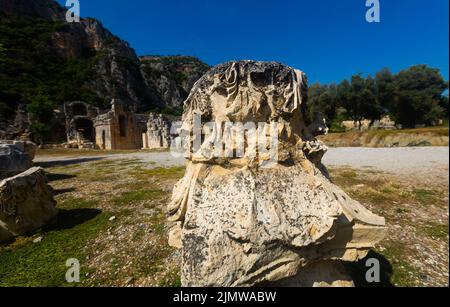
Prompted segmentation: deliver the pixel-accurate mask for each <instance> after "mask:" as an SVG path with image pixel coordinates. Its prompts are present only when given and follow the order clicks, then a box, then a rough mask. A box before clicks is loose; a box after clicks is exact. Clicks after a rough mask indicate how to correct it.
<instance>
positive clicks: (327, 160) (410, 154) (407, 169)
mask: <svg viewBox="0 0 450 307" xmlns="http://www.w3.org/2000/svg"><path fill="white" fill-rule="evenodd" d="M323 163H324V164H325V165H326V166H333V167H342V166H348V167H351V168H355V169H361V168H373V169H376V170H378V171H382V172H386V173H391V174H393V175H397V176H399V177H403V178H405V179H414V180H417V181H421V182H422V183H426V184H437V185H442V184H444V185H447V186H448V182H449V173H448V172H449V148H448V147H401V148H363V147H351V148H350V147H341V148H331V149H330V151H329V152H328V153H327V154H326V155H325V156H324V159H323Z"/></svg>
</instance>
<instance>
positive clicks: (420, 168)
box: [35, 147, 449, 185]
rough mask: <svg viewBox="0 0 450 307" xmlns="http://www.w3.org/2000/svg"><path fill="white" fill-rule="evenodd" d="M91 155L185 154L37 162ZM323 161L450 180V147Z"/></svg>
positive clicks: (356, 152)
mask: <svg viewBox="0 0 450 307" xmlns="http://www.w3.org/2000/svg"><path fill="white" fill-rule="evenodd" d="M90 159H139V160H142V161H144V162H153V163H155V164H154V165H157V166H162V167H171V166H178V165H183V164H184V160H183V159H182V158H174V157H173V156H172V155H171V154H170V153H169V152H134V153H126V154H113V155H108V154H106V155H100V156H83V155H80V156H77V157H73V156H71V157H69V156H38V157H36V159H35V162H38V163H46V162H47V163H48V162H64V161H75V160H80V162H82V161H83V160H90ZM323 162H324V164H325V165H326V166H331V167H351V168H355V169H364V168H373V169H376V170H378V171H382V172H387V173H392V174H393V175H398V176H401V177H411V176H414V179H415V180H420V181H423V182H424V183H430V184H446V185H448V181H449V173H448V172H449V147H401V148H363V147H341V148H330V150H329V151H328V153H327V154H326V155H325V157H324V159H323Z"/></svg>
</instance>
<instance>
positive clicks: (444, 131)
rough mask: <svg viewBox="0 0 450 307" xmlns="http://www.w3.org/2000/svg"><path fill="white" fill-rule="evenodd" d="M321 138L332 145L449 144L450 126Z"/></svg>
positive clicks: (374, 131)
mask: <svg viewBox="0 0 450 307" xmlns="http://www.w3.org/2000/svg"><path fill="white" fill-rule="evenodd" d="M320 139H321V140H322V141H323V142H325V144H327V145H328V146H331V147H359V146H364V147H406V146H448V145H449V128H448V127H428V128H418V129H404V130H369V131H348V132H343V133H330V134H328V135H326V136H321V137H320Z"/></svg>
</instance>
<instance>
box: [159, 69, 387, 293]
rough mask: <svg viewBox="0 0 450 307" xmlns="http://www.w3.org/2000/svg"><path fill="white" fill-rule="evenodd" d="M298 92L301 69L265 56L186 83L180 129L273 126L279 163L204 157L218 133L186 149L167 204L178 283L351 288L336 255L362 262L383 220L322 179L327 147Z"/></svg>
mask: <svg viewBox="0 0 450 307" xmlns="http://www.w3.org/2000/svg"><path fill="white" fill-rule="evenodd" d="M306 92H307V80H306V76H305V74H304V73H302V72H301V71H299V70H295V69H292V68H290V67H287V66H284V65H282V64H279V63H272V62H270V63H267V62H254V61H241V62H230V63H225V64H222V65H219V66H216V67H215V68H213V69H211V70H210V71H209V72H207V73H206V74H205V75H204V76H203V77H202V78H201V79H200V80H199V81H198V82H197V83H196V84H195V86H194V88H193V89H192V91H191V93H190V96H189V98H188V99H187V100H186V102H185V111H184V114H183V126H182V130H184V131H188V133H186V134H185V135H187V136H190V135H191V133H190V132H189V131H191V130H192V126H193V118H194V115H195V114H198V115H201V117H202V123H204V122H209V121H212V122H215V123H218V124H219V125H222V123H223V122H232V123H237V122H241V123H246V122H258V123H260V122H262V123H270V124H274V125H275V127H276V128H277V129H276V130H275V133H276V134H277V136H278V144H277V146H276V150H277V154H278V159H277V162H276V163H275V164H272V165H271V166H270V167H264V165H265V162H267V157H266V156H261V155H259V156H257V157H256V158H255V157H252V156H251V155H250V154H249V152H248V150H247V148H246V152H245V154H244V155H243V157H237V156H233V157H228V158H217V157H211V156H209V155H207V154H206V152H207V151H204V149H205V148H207V147H208V145H209V144H210V143H211V142H212V141H216V142H217V143H218V144H221V142H224V141H225V137H224V134H221V133H213V134H212V135H210V136H209V137H207V138H203V137H202V139H201V142H202V146H201V147H200V149H199V150H198V151H195V148H194V151H188V152H187V153H186V157H187V169H186V173H185V176H184V178H183V179H182V180H181V181H180V182H179V183H178V184H177V185H176V186H175V188H174V191H173V196H172V200H171V203H170V204H169V208H168V212H169V219H170V221H172V222H174V226H173V228H172V229H171V231H170V238H169V244H171V245H172V246H176V247H181V249H182V265H181V275H182V278H181V279H182V280H181V281H182V284H183V286H253V285H267V284H269V285H270V284H271V285H273V284H277V285H289V286H352V285H353V282H352V280H351V279H350V278H349V277H348V275H347V274H346V273H345V270H343V267H342V265H341V261H352V262H353V261H357V260H359V259H362V258H364V257H365V256H366V255H367V253H368V251H369V250H370V248H372V247H373V246H374V245H375V244H376V243H377V242H379V241H380V240H382V239H383V238H384V236H385V235H386V232H387V229H386V226H385V220H384V218H382V217H379V216H376V215H374V214H373V213H371V212H369V211H368V210H367V209H365V208H364V207H363V206H362V205H361V204H360V203H358V202H357V201H355V200H353V199H351V198H350V196H348V195H347V194H346V193H345V192H344V191H343V190H341V189H340V188H339V187H337V186H336V185H334V184H333V183H332V182H331V181H330V179H329V176H328V173H327V169H326V168H325V166H324V165H323V164H322V162H321V160H322V157H323V155H324V154H325V152H326V150H327V148H326V146H325V145H324V144H322V143H321V142H320V141H318V140H316V138H315V135H319V134H320V133H321V132H325V131H326V129H325V128H324V127H323V124H322V123H311V122H310V120H308V119H307V118H306V114H307V112H306ZM265 135H266V137H267V134H265ZM254 138H262V139H264V134H263V135H260V136H256V135H254V134H248V133H247V134H246V135H245V142H244V144H245V145H246V146H248V144H251V143H252V142H253V141H254ZM191 141H192V142H194V141H195V138H194V139H193V140H189V142H191ZM271 142H273V141H271ZM272 145H274V144H272ZM233 146H237V145H236V144H235V145H233ZM188 148H190V147H189V146H188ZM232 149H233V150H234V152H237V147H232Z"/></svg>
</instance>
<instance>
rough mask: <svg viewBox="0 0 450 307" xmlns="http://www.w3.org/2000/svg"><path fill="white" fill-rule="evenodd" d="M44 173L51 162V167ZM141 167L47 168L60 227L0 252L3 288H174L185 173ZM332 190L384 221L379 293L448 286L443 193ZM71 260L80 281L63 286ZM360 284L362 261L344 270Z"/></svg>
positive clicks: (352, 178) (356, 175)
mask: <svg viewBox="0 0 450 307" xmlns="http://www.w3.org/2000/svg"><path fill="white" fill-rule="evenodd" d="M47 165H48V163H47ZM152 167H154V165H153V164H152V163H148V164H144V163H142V162H141V161H140V160H134V159H122V160H112V159H106V160H96V161H87V162H81V163H80V162H77V163H76V164H66V165H64V166H62V165H58V164H55V165H53V166H52V165H49V167H48V169H47V171H48V173H49V179H50V183H51V185H52V186H53V187H54V189H55V191H54V193H55V197H56V200H57V201H58V208H59V209H60V214H59V217H58V220H57V222H56V224H54V225H51V226H48V227H45V228H43V229H41V230H39V231H37V232H36V233H34V234H30V235H29V236H23V237H19V238H17V239H16V240H15V241H14V242H11V243H9V244H7V245H3V246H0V286H61V287H73V286H179V285H180V277H179V264H180V253H179V251H177V250H175V249H173V248H171V247H169V246H168V244H167V232H168V230H169V227H170V225H169V224H168V223H167V222H166V215H165V211H164V209H165V206H166V204H167V201H168V199H169V197H170V193H171V190H172V188H173V185H174V184H175V183H176V182H177V180H178V179H179V178H181V177H182V176H183V173H184V168H183V167H174V168H152ZM331 176H332V178H333V180H334V181H335V183H337V184H338V185H340V186H341V187H343V188H344V189H345V190H346V191H347V192H348V193H350V195H351V196H352V197H354V198H355V199H358V200H360V201H361V202H362V203H364V204H365V205H366V206H367V207H369V208H370V209H371V210H373V211H374V212H375V213H377V214H380V215H382V216H384V217H386V219H387V223H388V226H389V236H388V238H387V239H386V240H384V241H383V242H382V243H381V244H380V245H379V246H377V247H376V249H375V250H374V251H373V252H372V253H371V254H370V256H372V257H377V258H379V259H380V260H381V263H382V266H383V267H382V269H383V283H382V284H381V285H383V286H393V285H394V286H437V285H440V286H444V285H447V284H448V222H447V219H448V203H447V202H448V187H422V186H418V185H415V184H407V183H404V182H400V181H398V180H397V179H395V178H393V177H386V175H385V174H383V173H378V172H374V171H371V170H363V171H361V170H353V169H349V168H339V169H332V170H331ZM68 258H76V259H78V260H79V261H80V264H81V268H82V275H81V282H80V283H79V284H69V283H67V282H66V281H65V272H66V270H67V268H66V267H65V262H66V260H67V259H68ZM347 267H348V269H349V270H350V271H351V272H352V276H353V278H354V279H355V281H356V282H357V285H361V286H364V285H365V284H364V282H363V281H362V277H363V276H364V272H365V271H364V262H360V263H357V264H351V265H348V266H347Z"/></svg>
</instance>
